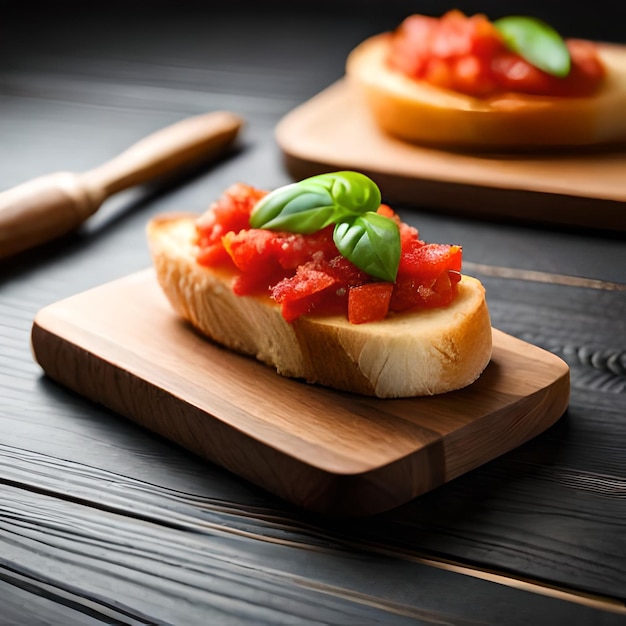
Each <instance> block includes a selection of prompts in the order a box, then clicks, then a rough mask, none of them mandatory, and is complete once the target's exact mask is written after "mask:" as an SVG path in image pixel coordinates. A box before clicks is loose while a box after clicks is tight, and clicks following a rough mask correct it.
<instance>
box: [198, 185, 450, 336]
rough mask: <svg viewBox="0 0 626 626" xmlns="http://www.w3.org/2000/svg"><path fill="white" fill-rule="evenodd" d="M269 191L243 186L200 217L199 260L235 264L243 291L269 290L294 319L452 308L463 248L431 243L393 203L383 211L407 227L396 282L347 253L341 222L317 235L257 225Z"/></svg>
mask: <svg viewBox="0 0 626 626" xmlns="http://www.w3.org/2000/svg"><path fill="white" fill-rule="evenodd" d="M265 194H266V192H265V191H261V190H258V189H255V188H253V187H248V186H245V185H241V184H240V185H235V186H233V187H230V188H229V189H227V190H226V191H225V192H224V195H223V196H222V197H221V198H219V199H218V200H217V201H216V202H215V203H214V204H213V205H212V206H211V207H210V208H209V210H208V211H207V213H206V214H204V215H203V216H202V217H200V218H199V219H198V222H197V232H198V237H197V245H198V254H197V261H198V263H199V264H201V265H206V266H209V267H217V266H221V265H223V264H224V263H230V264H231V266H232V268H233V270H234V271H236V276H235V279H234V282H233V291H234V292H235V293H236V294H237V295H242V296H243V295H253V294H268V295H269V296H270V297H271V298H272V299H274V300H275V301H276V302H277V303H278V304H280V306H281V311H282V315H283V317H284V318H285V319H286V320H287V321H289V322H292V321H294V320H295V319H297V318H298V317H300V316H301V315H307V314H315V315H330V314H343V315H347V316H348V319H349V321H350V322H352V323H354V324H361V323H365V322H371V321H375V320H380V319H384V318H385V317H386V316H387V315H389V314H393V313H395V312H401V311H405V310H408V309H412V308H416V307H421V308H423V307H435V306H446V305H448V304H450V302H452V300H453V299H454V297H455V295H456V292H457V283H458V281H459V280H460V270H461V256H462V252H461V248H460V247H459V246H453V245H444V244H431V243H425V242H423V241H421V240H420V239H419V236H418V231H417V229H416V228H414V227H413V226H409V225H408V224H405V223H404V222H402V221H401V220H400V218H399V216H398V215H397V214H396V213H395V211H393V209H391V208H390V207H389V206H387V205H381V206H380V208H379V209H378V212H379V213H380V214H382V215H385V216H386V217H389V218H390V219H393V220H394V221H395V222H396V223H397V224H398V226H399V229H400V240H401V249H402V253H401V259H400V266H399V269H398V276H397V280H396V282H395V283H390V282H380V281H378V280H376V279H374V278H373V277H372V276H370V275H369V274H367V273H366V272H364V271H362V270H360V269H359V268H358V267H356V266H355V265H354V264H353V263H351V262H350V261H348V260H347V259H346V258H345V257H343V256H342V255H341V254H339V251H338V250H337V248H336V246H335V244H334V242H333V226H329V227H327V228H324V229H323V230H321V231H318V232H316V233H313V234H310V235H301V234H294V233H286V232H274V231H270V230H264V229H256V228H250V226H249V219H250V213H251V211H252V209H253V208H254V206H255V204H256V202H257V201H258V200H259V199H260V198H262V197H263V196H264V195H265Z"/></svg>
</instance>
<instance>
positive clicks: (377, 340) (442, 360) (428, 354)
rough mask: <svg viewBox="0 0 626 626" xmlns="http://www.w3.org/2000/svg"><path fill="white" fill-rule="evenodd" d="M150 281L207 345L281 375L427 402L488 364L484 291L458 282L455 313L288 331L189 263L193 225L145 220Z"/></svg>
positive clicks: (312, 321) (172, 218)
mask: <svg viewBox="0 0 626 626" xmlns="http://www.w3.org/2000/svg"><path fill="white" fill-rule="evenodd" d="M147 235H148V242H149V246H150V251H151V254H152V258H153V262H154V267H155V270H156V276H157V279H158V281H159V284H160V285H161V288H162V289H163V291H164V293H165V295H166V296H167V298H168V300H169V301H170V303H171V305H172V306H173V308H174V310H175V311H176V312H177V313H178V314H179V315H180V316H181V317H182V318H184V319H185V320H187V321H188V322H189V323H190V324H191V325H192V326H194V327H195V328H196V329H197V330H198V331H200V332H201V333H202V334H203V335H205V336H206V337H208V338H210V339H212V340H213V341H215V342H217V343H219V344H221V345H224V346H226V347H228V348H230V349H233V350H236V351H238V352H241V353H244V354H248V355H252V356H254V357H255V358H257V359H258V360H259V361H262V362H263V363H266V364H267V365H269V366H271V367H274V368H275V369H276V370H277V372H278V373H279V374H282V375H283V376H289V377H293V378H300V379H303V380H305V381H307V382H309V383H319V384H322V385H326V386H329V387H333V388H335V389H340V390H344V391H350V392H355V393H361V394H365V395H373V396H378V397H382V398H389V397H408V396H420V395H432V394H439V393H444V392H447V391H452V390H454V389H459V388H462V387H465V386H467V385H469V384H471V383H472V382H474V381H475V380H476V379H477V378H478V376H479V375H480V374H481V372H482V371H483V369H484V368H485V367H486V365H487V363H488V362H489V359H490V357H491V338H492V335H491V323H490V319H489V312H488V309H487V305H486V302H485V292H484V288H483V286H482V285H481V283H480V282H479V281H478V280H476V279H474V278H470V277H467V276H463V278H462V280H461V282H460V283H459V294H458V296H457V298H456V299H455V301H454V302H453V304H452V305H450V306H449V307H445V308H441V309H429V310H424V311H416V312H410V313H403V314H401V315H400V314H398V315H395V316H392V317H389V318H387V319H385V320H382V321H380V322H373V323H369V324H358V325H355V324H350V323H349V322H348V320H347V319H344V318H341V317H337V316H332V317H314V316H303V317H300V318H298V319H296V320H295V321H294V322H292V323H288V322H286V321H285V320H284V318H283V317H282V315H281V312H280V307H279V305H277V304H276V303H274V302H273V301H272V300H271V299H270V298H269V297H256V296H255V297H251V296H237V295H235V294H234V293H233V291H232V289H231V283H232V280H233V278H234V272H231V271H223V270H222V271H217V270H214V269H209V268H206V267H202V266H200V265H199V264H198V263H196V260H195V252H196V250H195V246H194V244H193V241H194V236H195V226H194V217H192V216H190V215H188V214H185V215H183V214H177V215H166V216H160V217H157V218H155V219H153V220H151V221H150V222H149V224H148V227H147Z"/></svg>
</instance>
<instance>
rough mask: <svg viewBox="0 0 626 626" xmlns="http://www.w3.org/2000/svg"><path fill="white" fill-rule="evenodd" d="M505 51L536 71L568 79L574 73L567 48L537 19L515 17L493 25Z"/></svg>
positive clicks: (557, 36)
mask: <svg viewBox="0 0 626 626" xmlns="http://www.w3.org/2000/svg"><path fill="white" fill-rule="evenodd" d="M494 26H495V27H496V29H497V30H498V31H499V32H500V34H501V35H502V37H503V38H504V43H505V45H506V47H507V48H508V49H509V50H511V51H512V52H515V53H517V54H519V55H520V56H521V57H522V58H523V59H525V60H526V61H528V62H529V63H530V64H531V65H534V66H535V67H536V68H538V69H540V70H543V71H544V72H547V73H548V74H552V75H553V76H558V77H559V78H565V77H566V76H567V75H568V74H569V72H570V69H571V63H572V60H571V57H570V53H569V50H568V48H567V44H566V43H565V41H564V40H563V38H562V37H561V35H559V33H557V31H556V30H554V28H552V26H550V25H549V24H546V23H545V22H544V21H542V20H540V19H538V18H535V17H526V16H521V15H512V16H510V17H502V18H500V19H498V20H495V21H494Z"/></svg>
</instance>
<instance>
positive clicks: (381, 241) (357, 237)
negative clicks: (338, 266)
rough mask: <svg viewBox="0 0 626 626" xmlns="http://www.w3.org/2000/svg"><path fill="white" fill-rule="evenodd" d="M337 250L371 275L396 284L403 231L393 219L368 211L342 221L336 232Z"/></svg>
mask: <svg viewBox="0 0 626 626" xmlns="http://www.w3.org/2000/svg"><path fill="white" fill-rule="evenodd" d="M333 240H334V242H335V245H336V246H337V249H338V250H339V252H340V253H341V255H342V256H344V257H345V258H346V259H348V261H351V262H352V263H354V265H356V266H357V267H358V268H359V269H362V270H363V271H364V272H367V273H368V274H370V275H371V276H375V277H376V278H380V279H382V280H386V281H389V282H394V281H395V280H396V275H397V274H398V265H399V264H400V252H401V245H400V230H399V229H398V225H397V224H396V223H395V222H394V221H393V220H392V219H390V218H388V217H385V216H384V215H379V214H378V213H375V212H373V211H368V212H367V213H364V214H363V215H360V216H358V217H355V218H353V219H351V220H345V221H342V222H339V223H338V224H337V225H336V226H335V230H334V232H333Z"/></svg>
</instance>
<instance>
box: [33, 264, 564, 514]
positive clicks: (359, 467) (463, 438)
mask: <svg viewBox="0 0 626 626" xmlns="http://www.w3.org/2000/svg"><path fill="white" fill-rule="evenodd" d="M493 338H494V352H493V359H492V361H491V363H490V364H489V366H488V367H487V369H486V371H485V372H484V373H483V375H482V376H481V377H480V379H479V380H478V381H477V382H476V383H475V384H473V385H472V386H470V387H468V388H466V389H464V390H461V391H457V392H453V393H449V394H445V395H441V396H436V397H428V398H411V399H401V400H381V399H375V398H368V397H365V396H357V395H353V394H349V393H342V392H337V391H332V390H330V389H325V388H322V387H318V386H314V385H308V384H306V383H304V382H300V381H297V380H290V379H287V378H283V377H281V376H279V375H278V374H276V373H275V372H274V371H273V370H271V369H270V368H268V367H266V366H265V365H262V364H260V363H258V362H257V361H255V360H254V359H251V358H248V357H244V356H241V355H238V354H235V353H233V352H230V351H228V350H225V349H222V348H220V347H218V346H216V345H214V344H212V343H210V342H209V341H206V340H204V339H203V338H201V337H200V336H198V335H197V334H196V333H195V332H194V331H193V330H192V329H191V328H190V327H189V326H188V325H187V324H186V323H184V322H182V321H181V320H179V319H178V317H177V316H176V315H175V314H174V313H173V311H172V309H171V308H170V306H169V303H168V302H167V301H166V299H165V297H164V296H163V294H162V292H161V290H160V288H159V286H158V284H157V282H156V278H155V276H154V273H153V271H152V270H151V269H148V270H145V271H143V272H139V273H136V274H132V275H130V276H128V277H125V278H122V279H119V280H117V281H114V282H111V283H108V284H105V285H103V286H100V287H97V288H95V289H92V290H90V291H86V292H84V293H81V294H79V295H76V296H72V297H70V298H68V299H65V300H62V301H60V302H57V303H55V304H52V305H50V306H48V307H46V308H44V309H42V310H41V311H40V312H39V313H38V314H37V316H36V318H35V320H34V323H33V328H32V347H33V353H34V356H35V358H36V360H37V361H38V362H39V364H40V365H41V367H42V368H43V369H44V371H45V372H46V373H47V374H48V375H49V376H50V377H51V378H53V379H55V380H56V381H58V382H60V383H61V384H63V385H66V386H67V387H69V388H71V389H73V390H74V391H76V392H78V393H79V394H82V395H84V396H86V397H87V398H89V399H91V400H93V401H95V402H98V403H101V404H103V405H105V406H107V407H109V408H110V409H112V410H113V411H116V412H118V413H120V414H122V415H124V416H126V417H128V418H130V419H132V420H135V421H136V422H138V423H139V424H141V425H143V426H145V427H146V428H149V429H150V430H152V431H154V432H156V433H159V434H160V435H162V436H164V437H166V438H168V439H170V440H172V441H174V442H176V443H178V444H180V445H181V446H183V447H185V448H186V449H188V450H190V451H191V452H193V453H195V454H197V455H200V456H201V457H203V458H205V459H207V460H209V461H212V462H214V463H218V464H220V465H222V466H224V467H226V468H227V469H229V470H231V471H232V472H234V473H236V474H239V475H240V476H243V477H244V478H246V479H248V480H250V481H252V482H253V483H256V484H257V485H260V486H261V487H263V488H265V489H267V490H269V491H270V492H273V493H275V494H277V495H279V496H281V497H282V498H285V499H286V500H289V501H291V502H293V503H295V504H297V505H299V506H302V507H305V508H308V509H311V510H315V511H319V512H324V513H336V514H353V515H366V514H373V513H377V512H380V511H384V510H386V509H390V508H393V507H395V506H398V505H400V504H402V503H404V502H407V501H409V500H411V499H412V498H414V497H416V496H418V495H420V494H422V493H424V492H426V491H428V490H430V489H433V488H435V487H437V486H439V485H442V484H443V483H445V482H447V481H449V480H452V479H453V478H455V477H456V476H459V475H461V474H463V473H464V472H467V471H470V470H472V469H474V468H475V467H477V466H479V465H481V464H483V463H486V462H488V461H490V460H491V459H493V458H495V457H497V456H499V455H501V454H503V453H505V452H507V451H509V450H511V449H512V448H515V447H516V446H519V445H520V444H522V443H524V442H525V441H527V440H528V439H530V438H532V437H534V436H536V435H538V434H539V433H541V432H542V431H544V430H545V429H546V428H548V427H549V426H550V425H551V424H553V423H554V422H555V421H556V420H557V419H558V418H559V417H560V416H561V415H562V414H563V412H564V411H565V409H566V407H567V404H568V401H569V369H568V367H567V365H566V364H565V363H564V362H563V361H562V360H560V359H559V358H558V357H556V356H555V355H553V354H551V353H549V352H546V351H544V350H542V349H540V348H537V347H535V346H532V345H530V344H527V343H525V342H522V341H520V340H518V339H516V338H513V337H511V336H509V335H506V334H504V333H502V332H499V331H497V330H494V331H493ZM111 427H112V428H114V424H112V425H111Z"/></svg>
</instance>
